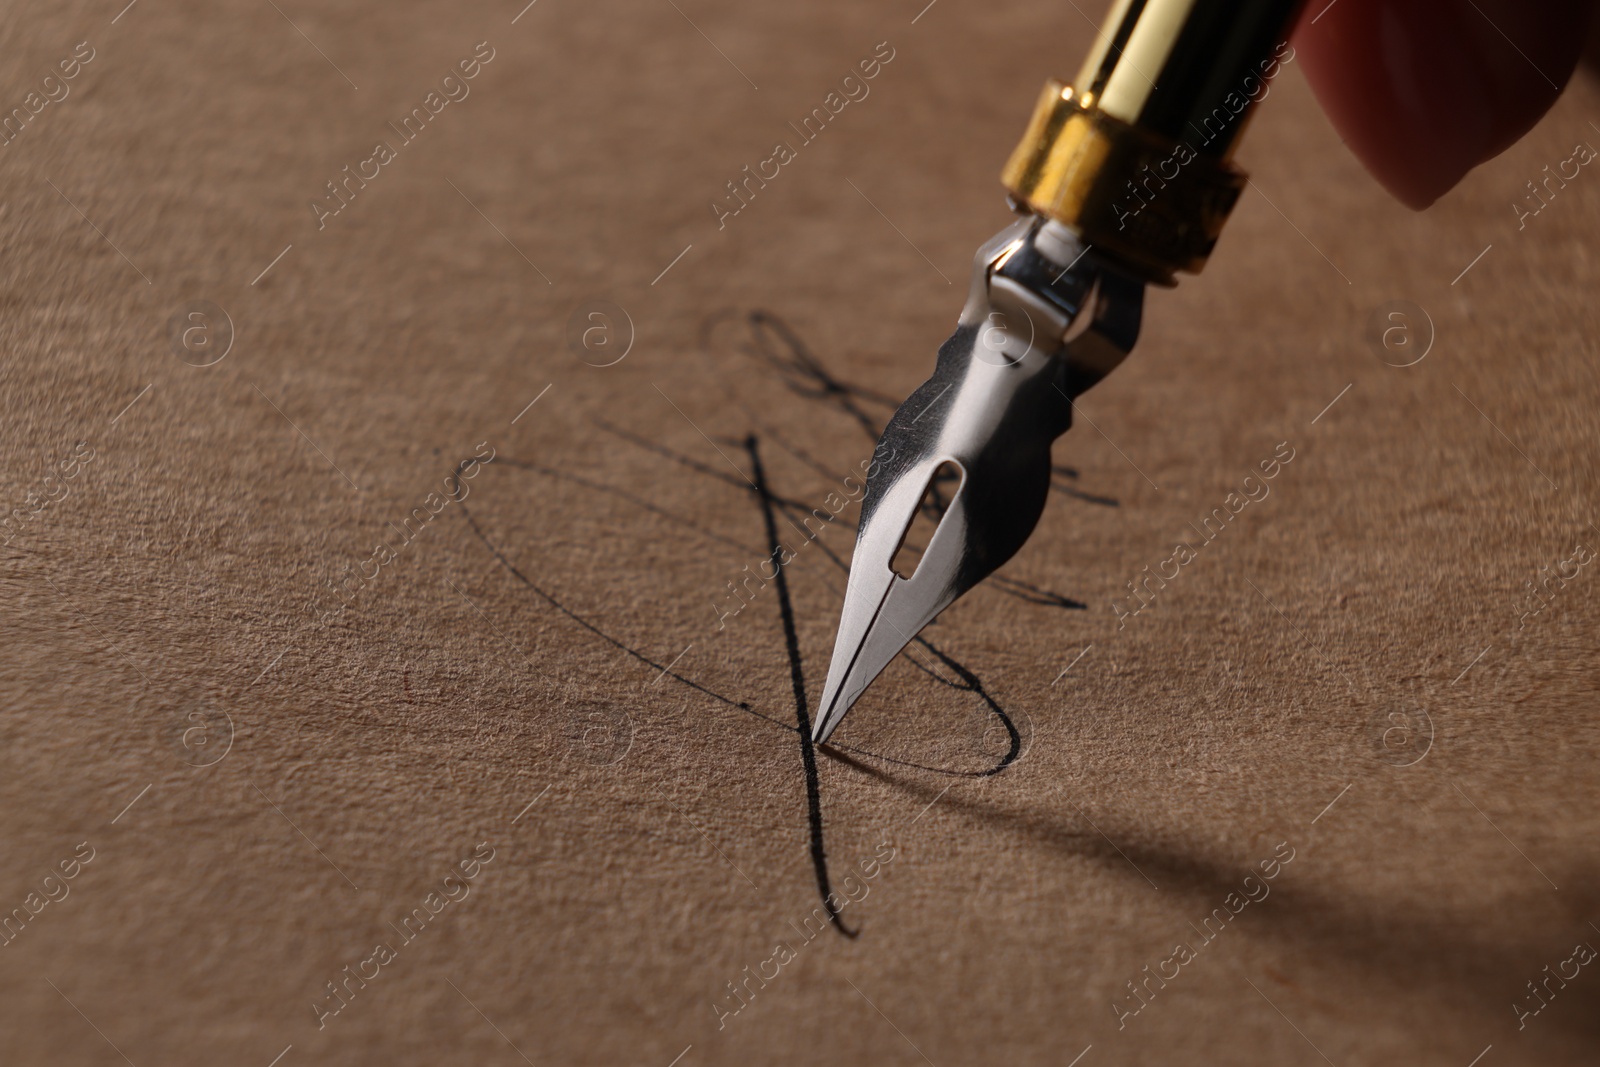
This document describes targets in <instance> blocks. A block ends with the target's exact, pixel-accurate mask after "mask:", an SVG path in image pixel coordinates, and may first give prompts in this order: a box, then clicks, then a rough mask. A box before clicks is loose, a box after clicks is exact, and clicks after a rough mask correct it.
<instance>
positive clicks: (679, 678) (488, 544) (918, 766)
mask: <svg viewBox="0 0 1600 1067" xmlns="http://www.w3.org/2000/svg"><path fill="white" fill-rule="evenodd" d="M496 462H498V463H503V464H504V465H505V466H508V467H513V468H516V469H521V470H533V471H536V472H540V473H549V471H548V469H546V468H539V467H537V465H535V464H529V463H524V462H521V461H515V460H511V459H509V458H507V457H504V456H501V457H498V458H497V459H496ZM707 473H709V474H713V475H715V474H717V473H718V472H716V471H714V470H713V471H708V472H707ZM596 485H597V487H599V488H609V487H605V486H599V483H596ZM742 488H744V489H746V490H748V489H749V486H742ZM622 496H623V499H628V500H629V502H630V503H634V504H636V505H638V506H640V507H644V506H645V505H644V504H643V503H642V502H640V501H637V500H632V499H630V497H629V496H628V494H622ZM456 499H457V501H460V500H462V499H463V497H461V496H457V497H456ZM773 501H774V503H776V502H777V500H776V498H773ZM461 510H462V514H463V515H464V516H465V518H466V520H467V524H468V525H469V526H470V527H471V528H472V532H473V534H474V536H476V537H477V538H478V540H479V541H480V542H481V543H482V544H483V546H484V547H485V548H486V549H488V550H489V553H490V555H492V556H493V557H494V558H495V561H496V562H498V563H499V564H500V565H501V566H503V567H505V568H506V570H508V571H509V572H510V573H511V575H512V576H513V577H515V578H516V579H517V580H518V581H519V582H521V583H522V584H524V585H526V586H527V587H528V588H530V589H532V590H533V591H534V592H535V593H537V594H538V595H539V596H540V597H542V598H543V599H544V600H545V602H546V603H548V604H550V605H552V606H553V607H555V608H556V610H558V611H560V612H561V613H562V614H563V615H566V616H567V617H568V618H570V619H572V621H574V622H576V623H577V624H578V625H580V626H582V627H583V628H584V629H586V630H588V631H589V632H590V633H592V634H594V635H595V636H597V637H599V638H600V639H601V640H603V641H605V642H606V643H607V644H609V645H611V646H612V647H613V648H617V649H621V650H622V651H623V652H626V653H627V654H628V655H630V656H632V657H633V658H635V659H637V660H638V661H639V662H640V663H643V664H646V665H647V666H649V667H650V668H651V669H652V670H655V671H657V672H658V673H660V672H665V674H664V676H665V677H669V678H671V679H672V680H673V681H676V682H682V683H683V684H684V685H686V686H688V687H689V688H691V689H694V690H696V691H698V692H701V693H704V694H705V695H707V696H709V697H711V698H712V699H713V700H716V701H719V702H721V703H723V704H727V705H729V706H730V707H735V708H738V709H739V710H740V711H746V712H749V713H750V714H752V715H754V716H756V717H757V718H759V719H761V720H762V721H763V722H766V723H770V724H771V725H773V726H776V727H778V728H779V729H781V730H786V731H793V730H795V729H796V728H795V727H794V726H793V725H791V724H789V723H786V722H784V721H782V720H781V719H776V718H773V717H772V716H771V715H767V714H766V713H764V712H761V711H757V710H756V708H755V706H754V705H753V704H751V703H750V702H749V701H744V700H740V701H735V700H732V699H730V698H728V697H725V696H723V695H722V694H721V693H718V692H716V691H715V690H712V689H709V688H707V687H706V686H703V685H700V684H699V683H698V682H695V681H693V680H692V679H689V678H686V677H684V676H683V675H681V674H678V673H677V672H676V671H666V670H665V668H664V667H663V666H662V665H661V664H659V663H657V662H656V661H654V660H652V659H650V658H649V657H648V656H645V655H644V654H643V653H641V652H638V651H637V650H635V649H633V648H631V647H630V646H628V645H627V644H625V643H624V642H622V641H620V640H618V639H617V638H615V637H612V636H611V635H610V634H608V633H606V632H605V631H604V630H601V629H600V628H599V627H598V626H596V625H594V624H593V623H591V622H590V621H589V620H587V619H585V618H583V617H582V616H580V615H578V614H577V613H576V612H574V611H573V610H572V609H571V608H568V607H567V606H566V605H565V604H563V603H561V602H560V601H558V600H556V599H555V597H553V596H551V595H550V594H549V593H548V592H546V591H545V590H544V589H542V588H541V587H539V586H538V585H536V584H535V583H534V582H533V581H532V580H531V579H529V578H528V576H527V575H525V574H523V573H522V571H520V570H518V569H517V567H516V565H515V564H513V563H512V562H511V561H510V560H508V559H507V558H506V557H505V555H504V553H502V552H501V551H500V549H499V548H498V547H497V546H496V545H495V544H494V543H493V542H492V541H490V540H489V537H488V535H487V534H486V533H484V531H483V527H482V526H480V525H479V523H478V521H477V519H476V517H474V516H473V515H472V514H471V513H470V511H468V509H467V508H466V506H465V505H463V506H462V509H461ZM829 557H830V559H831V560H832V561H833V563H834V564H835V565H836V566H837V567H839V569H840V570H848V566H847V565H846V564H845V563H844V562H842V561H841V560H839V559H838V557H837V556H834V555H833V554H832V553H831V552H830V553H829ZM835 591H836V592H837V590H835ZM917 641H918V643H919V644H924V645H926V644H927V642H926V639H925V638H922V637H918V638H917ZM933 651H934V654H935V655H941V656H942V655H943V654H942V653H940V652H938V651H937V650H933ZM907 658H908V660H910V662H911V663H912V664H913V665H915V666H916V667H917V668H918V669H919V670H922V671H924V672H925V673H927V674H929V675H930V676H932V677H933V678H934V679H935V680H937V681H938V682H940V683H941V684H943V685H946V686H949V687H950V688H952V689H960V690H963V691H967V692H977V690H974V689H973V688H972V687H971V686H967V685H963V684H961V683H960V682H953V681H950V680H949V679H947V678H941V677H939V675H937V674H935V673H934V672H933V671H931V670H929V669H928V668H927V667H925V666H923V665H922V664H921V663H918V662H917V661H916V660H915V659H912V658H911V657H907ZM669 666H670V665H669ZM979 695H980V696H981V697H983V698H984V699H985V700H988V697H987V695H986V694H984V693H982V692H980V693H979ZM989 704H990V706H991V707H992V708H993V707H995V705H994V702H993V701H992V700H990V701H989ZM1000 714H1001V715H1002V716H1004V712H1003V711H1002V712H1000ZM1005 725H1006V726H1007V728H1008V729H1011V725H1010V722H1009V720H1007V721H1006V723H1005ZM1013 732H1015V731H1014V730H1013ZM829 748H839V749H846V750H848V751H851V752H854V753H857V754H858V755H861V756H865V757H867V758H869V759H875V760H879V761H881V762H884V763H892V764H895V765H897V766H901V767H909V768H912V769H915V770H920V771H927V772H928V773H930V774H942V775H945V776H946V777H951V778H975V777H976V778H982V777H987V776H988V775H991V774H996V773H998V772H999V771H1001V770H1004V769H1005V766H1006V765H1007V764H1008V763H1009V762H1011V760H1009V759H1008V760H1006V761H1005V762H1004V763H1002V764H1000V765H997V766H995V767H993V768H990V769H989V770H984V771H963V770H957V769H955V768H951V767H933V766H929V765H928V764H925V763H915V762H913V761H911V760H903V759H898V758H896V757H894V756H888V755H885V754H884V753H881V752H874V751H872V750H871V749H866V748H858V747H856V746H853V745H844V744H840V743H838V742H834V743H831V744H830V745H829Z"/></svg>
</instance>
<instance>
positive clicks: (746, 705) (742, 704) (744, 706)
mask: <svg viewBox="0 0 1600 1067" xmlns="http://www.w3.org/2000/svg"><path fill="white" fill-rule="evenodd" d="M461 514H462V515H463V516H465V517H466V520H467V524H468V525H469V526H471V527H472V532H473V533H474V534H476V535H477V538H478V540H479V541H482V542H483V547H485V548H487V549H488V550H489V552H490V554H491V555H493V556H494V558H495V559H497V560H499V561H500V565H501V566H502V567H504V568H505V569H506V570H508V571H510V572H511V573H512V575H514V576H515V577H516V579H517V580H518V581H519V582H521V583H522V584H523V585H525V586H527V587H528V588H529V589H532V590H533V591H534V592H535V593H538V594H539V596H540V597H542V598H543V599H544V601H545V603H547V604H549V605H550V606H551V607H553V608H555V609H556V610H557V611H559V612H561V614H563V615H565V616H566V617H567V618H569V619H571V620H572V621H573V622H575V623H577V624H578V625H579V626H582V627H583V628H584V629H585V630H588V631H589V632H590V633H592V634H594V635H595V636H596V637H598V638H600V639H601V640H602V641H604V642H606V643H607V644H608V645H611V646H613V647H614V648H619V649H621V650H622V651H623V652H626V653H627V654H628V655H630V656H632V657H633V658H634V659H636V660H638V661H639V662H640V663H643V664H645V665H646V666H648V667H650V668H651V669H652V670H656V671H660V672H661V673H662V674H664V675H666V676H667V677H669V678H672V679H674V680H676V681H679V682H682V683H683V684H684V685H686V686H688V687H689V688H690V689H694V690H697V691H699V692H701V693H704V694H705V695H706V696H708V697H710V698H711V699H713V700H717V701H721V702H722V703H724V704H726V705H728V706H729V707H733V708H738V709H739V710H740V711H745V712H749V713H750V714H751V715H754V716H755V717H756V718H758V719H764V720H766V721H767V722H770V723H772V724H773V725H774V726H780V727H782V728H783V729H785V730H793V729H794V727H793V726H790V725H789V724H788V723H786V722H783V721H782V720H779V719H774V718H773V717H772V716H770V715H766V714H763V713H762V712H759V711H757V710H756V709H755V708H753V707H751V705H750V702H749V701H747V700H734V699H732V698H730V697H725V696H723V695H722V694H721V693H718V692H716V691H715V690H712V689H707V688H706V687H705V686H703V685H701V684H700V683H699V682H694V681H690V680H689V679H688V678H685V677H684V676H683V675H681V674H679V673H677V672H676V671H669V670H667V668H666V667H665V666H663V665H662V664H660V663H657V662H656V661H655V660H653V659H651V658H650V657H649V656H646V655H644V654H643V653H641V652H636V651H634V650H633V649H632V648H630V647H628V646H627V645H626V644H624V643H623V642H621V641H618V640H617V639H616V638H615V637H612V636H611V635H610V634H608V633H606V632H605V631H604V630H602V629H600V628H599V627H598V626H596V625H594V624H593V623H591V622H590V621H589V620H588V619H585V618H584V617H583V616H582V615H579V614H578V613H577V612H575V611H573V610H572V609H571V608H569V607H567V606H566V605H565V604H563V603H561V601H559V600H557V599H556V598H555V597H553V596H551V595H550V594H549V593H547V592H545V591H544V590H543V589H541V588H540V587H539V586H538V585H537V584H535V583H534V581H533V580H532V579H531V578H529V577H528V576H527V575H526V574H523V573H522V572H521V571H519V570H518V569H517V568H516V565H515V564H513V563H512V562H511V561H510V560H508V559H506V557H505V556H504V555H503V554H502V553H501V551H500V549H499V548H497V547H495V545H494V542H492V541H490V540H489V537H488V535H487V534H485V533H484V532H483V527H481V526H479V525H478V520H477V519H476V518H474V517H473V514H472V512H471V511H469V510H467V506H466V505H465V504H462V505H461ZM808 736H809V735H808Z"/></svg>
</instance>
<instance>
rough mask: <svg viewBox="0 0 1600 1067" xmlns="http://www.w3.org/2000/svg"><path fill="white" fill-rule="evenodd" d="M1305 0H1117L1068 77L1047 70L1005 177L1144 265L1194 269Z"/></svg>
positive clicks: (1165, 272) (1238, 181)
mask: <svg viewBox="0 0 1600 1067" xmlns="http://www.w3.org/2000/svg"><path fill="white" fill-rule="evenodd" d="M1300 6H1301V3H1300V0H1116V3H1115V4H1114V5H1113V7H1112V10H1111V14H1110V16H1109V17H1108V19H1107V20H1106V22H1105V23H1104V25H1103V26H1102V27H1101V30H1100V33H1099V35H1098V36H1097V37H1096V39H1095V43H1094V46H1093V48H1091V49H1090V52H1089V56H1088V59H1087V60H1086V61H1085V63H1084V65H1083V69H1082V70H1081V71H1080V72H1079V74H1078V80H1077V82H1076V83H1075V84H1073V85H1070V86H1069V85H1066V84H1065V83H1062V82H1058V81H1050V82H1049V83H1047V84H1046V86H1045V89H1044V92H1043V94H1041V96H1040V98H1039V102H1038V104H1037V106H1036V107H1035V109H1034V113H1033V118H1032V120H1031V121H1030V122H1029V124H1028V129H1027V132H1026V133H1025V134H1024V135H1023V138H1022V142H1021V143H1020V144H1019V145H1018V146H1017V149H1016V151H1015V152H1013V153H1012V156H1011V159H1010V161H1009V162H1008V163H1007V164H1006V168H1005V170H1004V171H1003V172H1002V174H1001V181H1002V182H1004V184H1005V186H1006V188H1007V189H1008V190H1010V192H1011V195H1012V196H1013V197H1014V198H1015V199H1016V200H1017V202H1018V203H1020V204H1022V205H1024V206H1026V207H1027V208H1029V209H1030V210H1032V211H1034V212H1036V213H1037V214H1040V215H1043V216H1045V217H1046V218H1050V219H1054V220H1056V221H1057V222H1060V223H1063V224H1064V225H1066V226H1068V227H1070V228H1071V229H1073V230H1074V231H1075V232H1076V233H1077V234H1078V235H1079V236H1080V237H1082V238H1083V239H1084V240H1085V241H1086V242H1087V243H1089V244H1090V245H1092V246H1094V247H1095V248H1096V249H1097V250H1098V251H1099V252H1100V254H1101V255H1103V256H1107V257H1109V258H1110V259H1112V260H1114V261H1117V262H1119V263H1120V264H1121V265H1122V267H1123V268H1124V269H1125V270H1126V271H1127V272H1128V273H1130V274H1132V275H1134V276H1135V277H1138V278H1141V279H1143V280H1145V281H1149V282H1153V283H1155V284H1158V285H1171V284H1172V283H1173V278H1174V275H1175V274H1176V273H1177V272H1179V271H1185V272H1188V273H1191V274H1194V273H1199V271H1200V270H1201V268H1203V267H1204V266H1205V262H1206V259H1207V258H1208V257H1209V256H1210V255H1211V251H1212V248H1213V247H1215V245H1216V241H1217V237H1218V235H1219V234H1220V233H1221V232H1222V225H1223V223H1224V222H1226V221H1227V218H1228V214H1229V213H1230V212H1231V211H1232V210H1233V205H1234V203H1235V202H1236V201H1237V200H1238V198H1239V192H1240V191H1241V190H1242V189H1243V188H1244V184H1245V181H1246V178H1245V174H1244V172H1243V171H1241V170H1239V169H1238V168H1237V167H1235V166H1234V165H1233V163H1232V162H1231V160H1232V156H1233V151H1234V149H1235V148H1236V147H1237V146H1238V143H1239V139H1240V137H1241V136H1242V135H1243V133H1244V129H1245V126H1246V125H1247V124H1248V122H1249V120H1250V116H1251V113H1252V111H1253V108H1254V106H1255V104H1256V102H1257V101H1259V100H1260V99H1262V98H1263V97H1265V96H1266V95H1267V91H1268V84H1269V83H1270V81H1271V79H1272V77H1273V76H1274V75H1275V74H1277V72H1278V68H1279V67H1280V66H1281V65H1282V63H1283V62H1284V61H1285V60H1286V58H1288V56H1289V55H1291V54H1292V53H1290V50H1289V46H1288V43H1287V41H1286V40H1285V38H1286V35H1287V34H1288V32H1289V30H1290V29H1291V28H1292V26H1293V24H1294V18H1295V16H1296V15H1297V14H1298V12H1299V10H1300Z"/></svg>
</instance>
